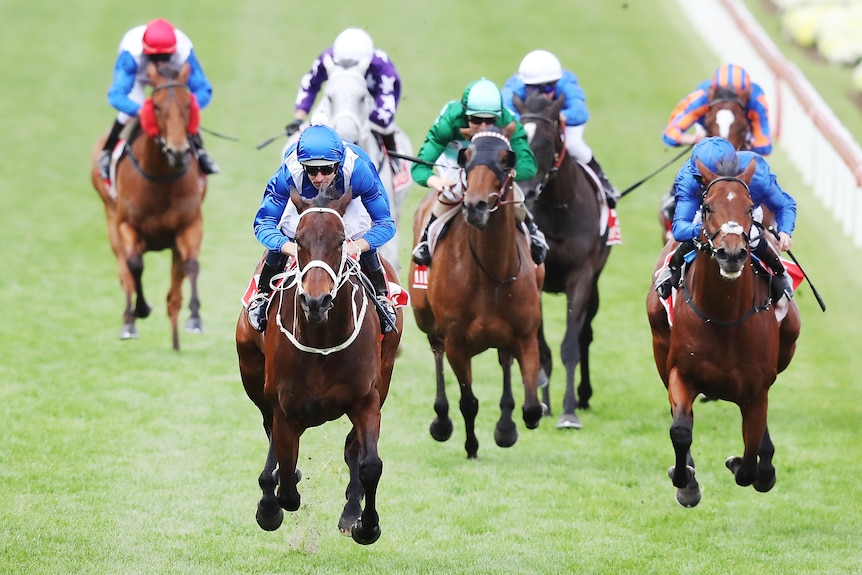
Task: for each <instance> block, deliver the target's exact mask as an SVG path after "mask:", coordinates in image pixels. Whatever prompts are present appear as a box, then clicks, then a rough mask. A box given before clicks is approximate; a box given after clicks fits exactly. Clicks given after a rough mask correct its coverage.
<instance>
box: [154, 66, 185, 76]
mask: <svg viewBox="0 0 862 575" xmlns="http://www.w3.org/2000/svg"><path fill="white" fill-rule="evenodd" d="M156 70H157V71H158V73H159V76H161V77H162V78H165V79H167V80H176V79H177V78H178V77H179V75H180V72H182V66H178V65H177V64H174V63H173V62H162V63H160V64H159V65H158V66H157V67H156Z"/></svg>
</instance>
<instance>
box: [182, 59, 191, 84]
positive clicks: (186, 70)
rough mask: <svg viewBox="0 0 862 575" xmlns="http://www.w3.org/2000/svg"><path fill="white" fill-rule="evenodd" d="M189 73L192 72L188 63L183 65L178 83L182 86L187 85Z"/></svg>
mask: <svg viewBox="0 0 862 575" xmlns="http://www.w3.org/2000/svg"><path fill="white" fill-rule="evenodd" d="M191 71H192V67H191V66H189V63H188V62H186V63H185V64H183V67H182V69H181V70H180V77H179V81H180V82H182V83H183V84H185V83H187V82H188V81H189V74H191Z"/></svg>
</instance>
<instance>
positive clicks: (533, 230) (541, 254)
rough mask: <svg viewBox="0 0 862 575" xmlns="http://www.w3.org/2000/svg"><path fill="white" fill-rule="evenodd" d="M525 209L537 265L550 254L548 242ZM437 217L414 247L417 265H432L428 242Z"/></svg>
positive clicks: (533, 254)
mask: <svg viewBox="0 0 862 575" xmlns="http://www.w3.org/2000/svg"><path fill="white" fill-rule="evenodd" d="M519 209H520V208H519ZM523 209H524V212H525V216H524V225H526V226H527V231H528V232H529V233H530V257H531V258H532V259H533V262H534V263H535V264H536V265H539V264H541V263H542V262H544V261H545V258H546V257H547V256H548V242H547V241H546V240H545V234H543V233H542V230H540V229H539V226H537V225H536V221H535V220H534V219H533V215H532V214H531V213H530V211H529V210H527V208H526V207H524V208H523ZM436 219H437V216H435V215H434V214H433V213H432V214H431V219H429V220H428V223H427V224H426V225H425V229H424V230H423V231H422V238H421V239H420V240H419V243H418V244H417V245H416V247H415V248H413V261H414V262H415V263H416V265H419V266H429V265H431V247H430V246H429V244H428V228H429V227H431V224H432V223H434V220H436ZM441 235H442V234H441Z"/></svg>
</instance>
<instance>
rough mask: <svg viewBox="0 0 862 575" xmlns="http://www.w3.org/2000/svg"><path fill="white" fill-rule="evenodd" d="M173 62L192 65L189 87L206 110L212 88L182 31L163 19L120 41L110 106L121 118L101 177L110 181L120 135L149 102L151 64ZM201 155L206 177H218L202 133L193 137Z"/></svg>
mask: <svg viewBox="0 0 862 575" xmlns="http://www.w3.org/2000/svg"><path fill="white" fill-rule="evenodd" d="M149 62H154V63H155V64H156V65H158V64H160V63H162V62H170V63H172V64H175V65H177V66H182V65H183V64H188V65H189V68H190V71H189V78H188V81H187V85H188V88H189V91H190V92H191V93H192V94H193V95H194V100H195V103H194V104H193V105H197V107H198V108H200V109H201V110H203V109H204V108H206V107H207V105H208V104H209V103H210V100H211V99H212V93H213V89H212V85H211V84H210V81H209V80H208V79H207V77H206V74H204V71H203V68H201V65H200V62H198V59H197V56H196V55H195V51H194V47H193V46H192V41H191V40H190V39H189V37H188V36H186V35H185V34H184V33H183V32H182V31H181V30H179V29H177V28H174V26H173V25H172V24H171V23H170V22H168V21H167V20H164V19H162V18H156V19H155V20H151V21H150V22H149V23H148V24H146V25H141V26H136V27H134V28H132V29H131V30H129V31H128V32H126V33H125V34H124V35H123V38H122V39H121V40H120V46H119V49H118V54H117V60H116V62H115V63H114V81H113V83H111V87H110V88H108V103H109V104H111V106H113V107H114V108H116V109H117V110H118V112H119V113H118V114H117V118H116V119H115V120H114V125H113V126H112V127H111V131H110V132H109V134H108V139H107V140H106V141H105V146H104V148H103V149H102V152H101V154H100V155H99V162H98V163H99V176H100V177H101V178H102V179H103V180H108V178H109V177H110V174H109V173H108V172H109V170H110V167H111V153H112V152H113V150H114V148H115V147H116V146H117V141H118V140H119V138H120V132H122V130H123V128H124V127H125V126H126V124H128V123H129V120H130V119H131V118H133V117H135V116H137V115H138V112H139V111H140V109H141V105H142V104H143V103H144V99H145V98H146V93H145V89H146V86H148V85H149V84H150V80H149V78H148V76H147V64H148V63H149ZM189 137H190V139H191V143H192V145H194V147H195V150H196V151H197V155H198V163H199V164H200V168H201V171H202V172H203V173H204V174H216V173H218V171H219V168H218V165H217V164H216V163H215V161H214V160H213V159H212V157H210V155H209V154H208V153H207V151H206V150H205V149H204V145H203V140H202V139H201V135H200V132H197V131H196V132H195V133H194V134H189Z"/></svg>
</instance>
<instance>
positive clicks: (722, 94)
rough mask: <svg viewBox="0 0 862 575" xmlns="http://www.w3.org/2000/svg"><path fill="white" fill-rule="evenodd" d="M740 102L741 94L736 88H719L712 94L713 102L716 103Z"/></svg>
mask: <svg viewBox="0 0 862 575" xmlns="http://www.w3.org/2000/svg"><path fill="white" fill-rule="evenodd" d="M723 100H729V101H737V102H738V101H740V98H739V93H737V91H736V88H734V87H733V86H718V87H717V88H715V89H714V91H713V93H712V98H711V102H716V101H719V102H720V101H723Z"/></svg>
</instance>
